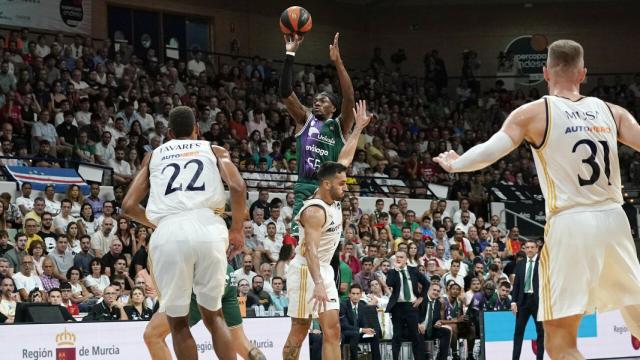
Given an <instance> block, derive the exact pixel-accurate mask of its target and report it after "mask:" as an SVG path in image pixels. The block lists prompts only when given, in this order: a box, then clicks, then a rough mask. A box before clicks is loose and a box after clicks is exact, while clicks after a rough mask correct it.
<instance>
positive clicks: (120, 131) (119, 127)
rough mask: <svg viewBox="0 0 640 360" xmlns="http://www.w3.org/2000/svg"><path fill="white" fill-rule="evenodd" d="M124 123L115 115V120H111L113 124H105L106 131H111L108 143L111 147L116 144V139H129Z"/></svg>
mask: <svg viewBox="0 0 640 360" xmlns="http://www.w3.org/2000/svg"><path fill="white" fill-rule="evenodd" d="M124 123H125V120H124V119H123V118H121V117H116V120H115V121H114V122H113V126H107V131H109V132H110V133H111V142H110V143H109V145H111V146H112V147H115V146H116V143H117V141H118V139H121V138H125V139H129V137H128V136H127V129H126V128H125V125H124Z"/></svg>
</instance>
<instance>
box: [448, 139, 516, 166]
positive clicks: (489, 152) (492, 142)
mask: <svg viewBox="0 0 640 360" xmlns="http://www.w3.org/2000/svg"><path fill="white" fill-rule="evenodd" d="M516 146H517V144H514V143H513V140H511V137H510V136H509V135H507V133H505V132H504V131H498V132H497V133H496V134H494V135H493V136H492V137H491V138H490V139H489V140H487V141H486V142H485V143H482V144H480V145H476V146H474V147H472V148H471V149H469V151H467V152H465V153H464V154H462V156H460V157H459V158H458V159H456V160H454V161H453V162H452V163H451V168H452V169H453V171H454V172H471V171H476V170H480V169H484V168H485V167H487V166H489V165H491V164H493V163H494V162H496V161H498V160H500V159H501V158H502V157H503V156H505V155H507V154H508V153H510V152H511V150H513V149H515V148H516Z"/></svg>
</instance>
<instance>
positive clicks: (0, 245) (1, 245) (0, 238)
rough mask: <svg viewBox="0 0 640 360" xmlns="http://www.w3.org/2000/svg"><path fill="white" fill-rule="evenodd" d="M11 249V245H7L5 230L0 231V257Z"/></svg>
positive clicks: (7, 234) (7, 237)
mask: <svg viewBox="0 0 640 360" xmlns="http://www.w3.org/2000/svg"><path fill="white" fill-rule="evenodd" d="M11 249H13V245H11V244H9V233H8V232H7V231H6V230H0V257H3V256H4V254H5V253H6V252H7V251H9V250H11Z"/></svg>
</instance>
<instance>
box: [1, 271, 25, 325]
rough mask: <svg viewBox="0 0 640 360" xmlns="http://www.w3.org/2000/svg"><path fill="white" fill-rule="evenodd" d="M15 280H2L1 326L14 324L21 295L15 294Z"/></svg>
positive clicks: (7, 278) (8, 278)
mask: <svg viewBox="0 0 640 360" xmlns="http://www.w3.org/2000/svg"><path fill="white" fill-rule="evenodd" d="M15 290H16V289H15V286H14V284H13V280H11V278H10V277H5V278H2V280H0V324H11V323H13V321H14V319H15V316H16V307H17V305H18V302H20V295H19V294H18V293H16V292H15Z"/></svg>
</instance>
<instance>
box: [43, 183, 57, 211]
mask: <svg viewBox="0 0 640 360" xmlns="http://www.w3.org/2000/svg"><path fill="white" fill-rule="evenodd" d="M55 196H56V189H55V187H54V186H53V185H47V187H46V188H44V211H45V212H48V213H50V214H51V215H52V216H56V215H58V213H60V205H61V204H60V202H59V201H56V199H55Z"/></svg>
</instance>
